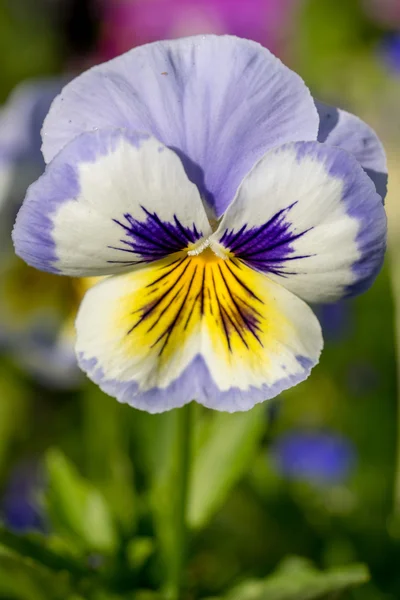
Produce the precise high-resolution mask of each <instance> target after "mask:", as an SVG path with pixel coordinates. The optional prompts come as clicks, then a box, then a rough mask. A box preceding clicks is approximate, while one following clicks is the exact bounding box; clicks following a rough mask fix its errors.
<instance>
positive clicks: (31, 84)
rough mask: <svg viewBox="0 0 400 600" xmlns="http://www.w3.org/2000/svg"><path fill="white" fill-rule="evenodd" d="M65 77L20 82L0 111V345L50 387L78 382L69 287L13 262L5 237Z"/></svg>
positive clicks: (39, 160)
mask: <svg viewBox="0 0 400 600" xmlns="http://www.w3.org/2000/svg"><path fill="white" fill-rule="evenodd" d="M66 81H67V78H66V77H57V78H49V79H38V80H32V81H27V82H23V83H22V84H20V85H19V86H17V88H16V89H15V90H14V91H13V92H12V94H11V95H10V97H9V99H8V101H7V103H6V104H5V105H4V106H3V107H2V109H0V244H1V246H0V277H1V281H2V285H1V289H0V345H1V349H2V350H3V351H7V352H8V353H9V354H10V355H11V356H13V357H14V358H15V359H16V361H17V362H18V364H19V365H20V366H21V367H22V368H23V369H25V370H27V371H28V372H30V373H31V374H32V375H33V376H34V377H36V378H37V379H38V380H40V381H41V383H44V384H45V385H51V386H55V387H62V388H65V387H70V386H74V385H76V383H77V382H78V381H80V371H79V369H78V367H77V364H76V359H75V353H74V335H73V327H72V326H71V327H66V326H65V323H66V320H68V319H70V317H71V313H72V312H73V311H74V309H75V308H76V307H77V305H78V303H79V292H78V289H77V285H76V283H75V282H70V283H69V284H68V285H65V282H63V281H62V280H61V278H58V277H54V276H51V275H50V276H49V275H46V276H45V277H43V275H40V274H39V273H38V272H37V271H35V270H34V269H31V268H29V267H28V268H27V266H26V265H25V264H24V263H23V262H22V261H21V260H20V259H19V258H17V257H16V256H15V254H14V250H13V247H12V243H11V231H12V226H13V223H14V220H15V216H16V214H17V212H18V210H19V208H20V206H21V203H22V200H23V198H24V196H25V193H26V190H27V188H28V187H29V185H30V184H31V183H32V182H33V181H34V180H35V179H37V177H39V176H40V175H41V174H42V172H43V170H44V166H45V164H44V160H43V156H42V153H41V136H40V131H41V128H42V125H43V121H44V118H45V116H46V114H47V112H48V110H49V107H50V105H51V103H52V101H53V99H54V98H55V96H56V95H57V94H58V93H59V92H60V91H61V89H62V87H63V86H64V84H65V83H66Z"/></svg>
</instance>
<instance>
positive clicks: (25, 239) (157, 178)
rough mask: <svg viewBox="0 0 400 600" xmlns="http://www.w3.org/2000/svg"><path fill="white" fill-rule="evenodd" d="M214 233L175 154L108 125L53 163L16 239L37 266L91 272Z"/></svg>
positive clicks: (129, 264)
mask: <svg viewBox="0 0 400 600" xmlns="http://www.w3.org/2000/svg"><path fill="white" fill-rule="evenodd" d="M210 232H211V229H210V225H209V222H208V219H207V216H206V213H205V211H204V207H203V205H202V202H201V198H200V196H199V193H198V190H197V189H196V186H195V185H193V184H192V183H190V181H189V180H188V179H187V177H186V175H185V172H184V169H183V167H182V164H181V161H180V160H179V158H178V157H177V155H176V154H175V153H174V152H173V151H172V150H169V149H168V148H165V146H163V145H162V144H161V143H160V142H158V141H157V140H156V139H154V138H151V137H149V136H147V135H144V134H137V133H132V132H127V131H122V130H118V129H109V130H99V131H96V132H91V133H84V134H82V135H81V136H79V137H77V138H76V139H75V140H73V141H72V142H70V144H68V145H67V146H66V147H65V148H64V149H63V150H62V151H61V152H60V153H59V154H58V155H57V157H56V158H55V159H54V160H53V161H52V162H51V164H50V165H48V167H47V169H46V172H45V174H44V175H43V176H42V177H41V178H40V179H39V180H38V181H37V182H36V183H35V184H33V185H32V186H31V187H30V188H29V191H28V195H27V198H26V200H25V202H24V204H23V207H22V208H21V210H20V212H19V214H18V217H17V221H16V225H15V228H14V232H13V239H14V244H15V249H16V252H17V254H18V255H19V256H21V258H23V259H24V260H25V261H26V262H27V263H28V264H30V265H33V266H35V267H36V268H39V269H42V270H45V271H50V272H54V273H63V274H65V275H73V276H90V275H102V274H107V273H116V272H120V271H123V270H126V269H127V268H129V269H131V268H133V267H135V266H136V265H142V264H143V263H146V262H151V261H153V260H158V259H160V258H162V257H163V256H165V255H167V254H171V253H174V252H176V251H179V250H182V249H183V248H185V247H188V246H189V247H190V245H191V244H193V243H194V242H196V241H197V240H198V239H200V238H201V237H202V235H203V234H204V235H208V234H209V233H210Z"/></svg>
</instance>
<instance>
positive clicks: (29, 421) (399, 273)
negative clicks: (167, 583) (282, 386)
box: [0, 0, 400, 600]
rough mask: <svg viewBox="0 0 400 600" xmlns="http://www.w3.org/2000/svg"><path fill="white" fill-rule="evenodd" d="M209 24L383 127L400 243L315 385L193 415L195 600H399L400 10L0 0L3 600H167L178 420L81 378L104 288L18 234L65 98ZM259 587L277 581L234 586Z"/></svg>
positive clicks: (329, 344) (343, 317)
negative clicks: (50, 270) (93, 292)
mask: <svg viewBox="0 0 400 600" xmlns="http://www.w3.org/2000/svg"><path fill="white" fill-rule="evenodd" d="M210 32H215V33H232V34H236V35H239V36H242V37H247V38H250V39H254V40H256V41H258V42H260V43H261V44H263V45H265V46H266V47H268V48H270V49H271V50H272V51H273V52H274V53H275V54H277V55H278V56H279V57H280V58H281V59H282V60H283V62H285V63H286V64H287V65H288V66H289V67H291V68H293V69H294V70H296V71H297V72H299V73H300V75H301V76H302V77H303V78H304V79H305V81H306V83H307V85H308V86H309V87H310V89H311V91H312V93H313V95H314V96H315V97H317V98H319V99H320V100H323V101H325V102H327V103H329V104H333V105H336V106H339V107H341V108H345V109H347V110H349V111H351V112H354V113H356V114H357V115H358V116H360V117H361V118H363V119H364V120H365V121H367V122H368V123H369V124H370V125H372V126H373V127H374V128H375V129H376V131H377V132H378V134H379V135H380V137H381V139H382V141H383V143H384V145H385V147H386V150H387V154H388V162H389V193H388V198H387V209H388V214H389V226H390V240H389V252H388V256H387V260H386V263H385V268H384V269H383V271H382V273H381V275H380V276H379V278H378V280H377V282H376V284H375V285H374V287H373V288H372V289H371V290H370V291H369V292H367V293H366V294H365V295H363V296H362V297H360V298H358V299H356V300H354V301H351V302H342V303H339V304H336V305H333V306H325V307H315V310H316V311H317V314H318V315H319V317H320V320H321V323H322V326H323V329H324V333H325V340H326V349H325V352H324V353H323V355H322V359H321V363H320V364H319V365H318V366H317V367H316V368H315V369H314V371H313V373H312V376H311V377H310V378H309V380H307V381H306V382H304V383H303V384H301V385H299V386H298V387H296V388H294V389H292V390H290V391H289V392H287V393H285V394H284V395H283V396H282V397H280V398H278V399H276V400H274V401H272V402H270V403H268V404H267V403H266V404H264V405H262V406H258V407H256V408H255V409H254V410H253V411H251V412H250V413H245V414H240V415H224V414H214V413H211V412H210V411H207V410H203V409H201V408H200V407H198V408H196V423H195V433H196V435H195V439H194V443H193V449H192V456H193V460H192V469H191V478H190V486H189V509H188V523H189V527H190V544H189V562H188V572H187V581H186V584H185V585H186V590H187V597H188V598H197V597H203V598H205V597H213V598H214V599H215V598H216V597H222V596H224V597H229V598H232V599H233V598H237V599H238V600H247V599H248V600H250V599H251V600H302V599H303V600H307V599H312V598H327V599H328V598H331V599H334V598H342V597H343V598H348V599H353V600H357V599H360V600H361V599H362V600H398V599H399V598H400V431H399V426H400V417H399V393H400V392H399V389H398V377H399V374H400V362H399V361H400V359H399V356H398V349H399V347H400V199H398V196H399V192H400V157H399V151H400V150H399V149H400V0H35V1H33V0H0V56H1V59H0V64H1V69H0V103H1V108H0V519H1V522H2V523H3V525H2V526H1V528H0V598H4V599H9V600H13V599H15V600H42V599H57V598H59V599H71V600H82V599H96V600H97V599H99V600H103V599H104V600H107V599H115V598H139V597H140V598H142V597H143V598H144V599H146V600H147V599H149V600H151V599H152V598H157V597H158V596H157V590H158V589H159V588H160V587H161V588H162V586H163V581H164V572H165V571H166V570H168V565H169V561H171V556H172V555H173V543H174V536H175V533H176V532H175V529H174V516H173V511H174V507H173V504H174V503H173V499H174V477H175V475H176V468H175V465H176V453H177V452H178V450H177V448H176V435H175V429H176V427H177V419H178V418H179V417H178V416H177V413H176V411H173V412H172V413H168V414H166V415H161V416H150V415H147V414H144V413H140V412H138V411H136V410H134V409H131V408H128V407H126V406H121V405H119V404H118V403H117V402H116V401H115V400H114V399H111V398H108V397H106V396H105V395H103V394H102V393H101V392H100V391H99V390H98V389H97V388H95V386H93V385H92V384H90V382H88V381H87V380H86V379H85V377H84V376H83V375H82V374H81V373H80V372H79V370H78V369H77V367H76V364H75V359H74V354H73V343H74V339H73V338H74V331H73V321H74V315H75V312H76V309H77V306H78V304H79V301H80V298H81V297H82V295H83V293H84V291H85V289H86V287H87V286H88V285H90V283H91V282H88V281H79V280H76V281H73V280H70V279H64V278H58V277H57V276H53V275H47V274H43V273H39V272H38V271H35V270H33V269H30V268H29V267H27V266H26V265H24V264H23V263H22V261H20V260H19V259H17V258H16V257H15V256H14V254H13V249H12V245H11V240H10V233H11V229H12V225H13V221H14V218H15V215H16V212H17V211H18V208H19V206H20V204H21V202H22V200H23V197H24V194H25V191H26V188H27V186H28V185H29V184H30V183H31V182H32V181H34V180H35V179H36V178H37V177H38V176H39V175H40V173H41V172H42V170H43V168H44V164H43V161H42V158H41V154H40V143H41V142H40V128H41V125H42V122H43V119H44V117H45V115H46V113H47V110H48V108H49V106H50V103H51V101H52V99H53V98H54V96H55V95H56V94H57V93H58V92H59V91H60V89H61V88H62V86H63V85H64V84H65V83H66V82H67V81H68V80H69V79H70V78H72V77H73V76H75V75H76V74H78V73H79V72H80V71H82V70H84V69H86V68H88V67H89V66H91V65H94V64H96V63H99V62H103V61H105V60H109V59H111V58H113V57H114V56H116V55H118V54H120V53H121V52H124V51H126V50H128V49H130V48H132V47H134V46H136V45H140V44H143V43H146V42H151V41H154V40H157V39H165V38H173V37H180V36H183V35H191V34H195V33H210ZM363 565H364V566H363ZM368 572H369V575H368ZM245 578H251V579H254V580H255V579H257V580H258V581H259V582H264V583H265V582H267V583H266V584H265V585H266V586H267V587H266V588H262V593H261V592H260V589H261V588H257V583H254V582H253V584H247V585H253V587H250V588H243V589H242V588H240V587H239V588H236V587H235V586H240V585H241V582H242V580H243V579H245ZM294 582H296V583H295V584H294ZM264 583H263V585H264ZM358 584H363V585H361V587H358ZM254 586H255V587H254ZM268 586H269V587H268ZM291 586H292V587H291ZM293 586H294V587H293ZM296 586H297V587H296ZM229 590H231V591H229ZM257 590H258V591H257ZM266 590H267V591H266ZM257 593H258V595H257ZM260 594H261V595H260ZM274 594H275V595H274Z"/></svg>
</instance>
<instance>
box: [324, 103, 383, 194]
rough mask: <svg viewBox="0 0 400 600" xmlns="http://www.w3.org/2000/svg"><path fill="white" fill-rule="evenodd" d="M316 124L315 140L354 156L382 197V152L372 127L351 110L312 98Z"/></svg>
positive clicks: (381, 146) (380, 144)
mask: <svg viewBox="0 0 400 600" xmlns="http://www.w3.org/2000/svg"><path fill="white" fill-rule="evenodd" d="M315 105H316V107H317V110H318V114H319V118H320V124H319V131H318V141H319V142H324V143H326V144H328V145H329V146H338V147H339V148H343V149H344V150H346V151H347V152H349V153H350V154H352V155H353V156H355V157H356V159H357V160H358V162H359V163H360V165H361V166H362V168H363V169H364V171H365V172H366V173H367V174H368V175H369V177H370V178H371V179H372V181H373V182H374V184H375V188H376V191H377V192H378V194H379V195H380V196H381V198H382V200H384V199H385V196H386V193H387V182H388V169H387V162H386V154H385V150H384V148H383V145H382V143H381V141H380V140H379V138H378V136H377V135H376V133H375V131H374V130H373V129H372V128H371V127H370V126H369V125H367V124H366V123H364V121H362V120H361V119H359V118H358V117H356V116H355V115H352V114H351V113H348V112H346V111H345V110H341V109H339V108H334V107H333V106H328V105H327V104H323V103H322V102H319V101H316V102H315Z"/></svg>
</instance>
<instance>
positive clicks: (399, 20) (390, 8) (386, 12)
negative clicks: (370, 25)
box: [363, 0, 400, 27]
mask: <svg viewBox="0 0 400 600" xmlns="http://www.w3.org/2000/svg"><path fill="white" fill-rule="evenodd" d="M363 2H364V6H365V10H366V12H367V13H368V14H369V16H370V17H372V18H373V19H374V20H376V21H379V22H380V23H385V24H386V25H391V26H392V27H396V26H399V25H400V0H363Z"/></svg>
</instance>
